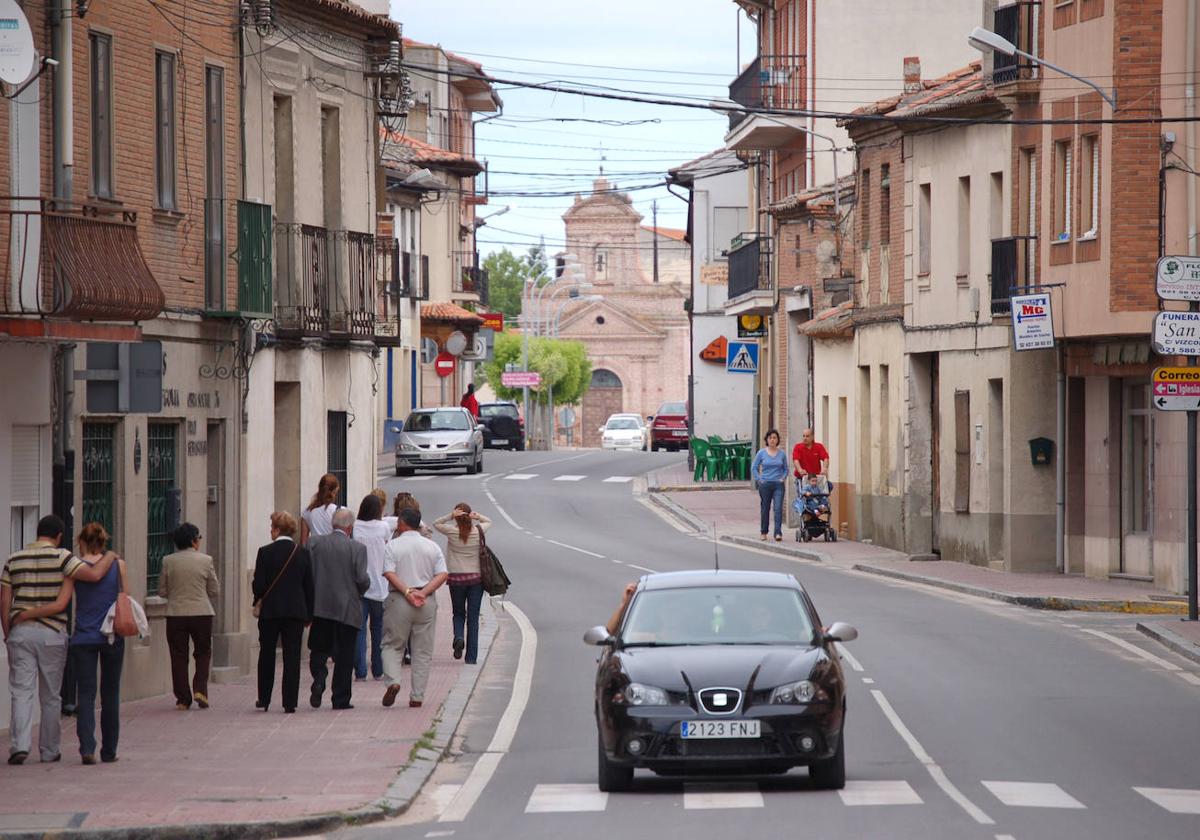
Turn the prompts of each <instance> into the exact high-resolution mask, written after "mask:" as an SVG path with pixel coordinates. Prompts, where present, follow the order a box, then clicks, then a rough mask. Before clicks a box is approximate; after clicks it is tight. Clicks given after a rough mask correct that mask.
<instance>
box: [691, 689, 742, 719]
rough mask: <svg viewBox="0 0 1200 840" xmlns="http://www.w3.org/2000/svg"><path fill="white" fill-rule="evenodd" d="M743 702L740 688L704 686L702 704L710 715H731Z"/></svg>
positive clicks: (701, 696) (701, 693)
mask: <svg viewBox="0 0 1200 840" xmlns="http://www.w3.org/2000/svg"><path fill="white" fill-rule="evenodd" d="M741 702H742V690H741V689H740V688H702V689H700V706H701V708H703V709H704V711H706V712H708V713H709V714H710V715H730V714H733V713H734V712H736V711H737V709H738V706H739V705H740V704H741Z"/></svg>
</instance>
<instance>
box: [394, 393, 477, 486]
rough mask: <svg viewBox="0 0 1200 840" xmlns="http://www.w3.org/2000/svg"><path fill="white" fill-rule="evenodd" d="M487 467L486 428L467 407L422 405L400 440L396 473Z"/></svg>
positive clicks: (470, 472) (470, 471)
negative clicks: (484, 445)
mask: <svg viewBox="0 0 1200 840" xmlns="http://www.w3.org/2000/svg"><path fill="white" fill-rule="evenodd" d="M459 467H462V468H464V469H465V470H466V471H467V474H468V475H474V474H476V473H478V472H480V471H482V470H483V429H482V428H481V427H480V426H479V424H478V423H476V422H475V418H474V417H472V416H471V412H469V411H467V410H466V409H465V408H459V407H458V406H454V407H445V408H418V409H416V410H415V411H413V413H412V414H410V415H408V419H407V420H405V421H404V426H403V427H402V428H401V430H400V437H399V438H398V439H397V441H396V475H412V474H413V471H414V470H450V469H457V468H459Z"/></svg>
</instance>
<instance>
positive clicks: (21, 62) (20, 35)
mask: <svg viewBox="0 0 1200 840" xmlns="http://www.w3.org/2000/svg"><path fill="white" fill-rule="evenodd" d="M36 61H37V52H36V51H35V50H34V48H33V30H32V29H30V28H29V20H28V19H27V18H26V17H25V12H23V11H21V7H20V6H18V5H17V3H16V0H0V82H7V83H8V84H10V85H19V84H20V83H21V82H23V81H25V80H26V79H28V78H29V76H30V75H31V74H32V73H33V68H34V64H35V62H36Z"/></svg>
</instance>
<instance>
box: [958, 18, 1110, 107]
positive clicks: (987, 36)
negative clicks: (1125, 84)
mask: <svg viewBox="0 0 1200 840" xmlns="http://www.w3.org/2000/svg"><path fill="white" fill-rule="evenodd" d="M967 43H968V44H970V45H971V46H972V47H974V48H975V49H977V50H979V51H980V52H984V53H986V52H997V53H1000V54H1001V55H1007V56H1013V55H1019V56H1020V57H1021V58H1024V59H1026V60H1028V61H1032V62H1033V63H1034V64H1040V65H1042V66H1043V67H1049V68H1050V69H1051V70H1053V71H1055V72H1056V73H1061V74H1062V75H1064V76H1067V77H1068V78H1071V79H1074V80H1075V81H1077V82H1080V83H1082V84H1085V85H1087V86H1088V87H1090V88H1091V89H1092V90H1094V91H1096V93H1098V94H1100V96H1101V97H1102V98H1103V99H1104V101H1105V102H1107V103H1108V104H1109V105H1110V106H1111V107H1112V109H1113V112H1114V113H1116V110H1117V88H1116V86H1114V87H1113V90H1112V95H1111V96H1110V95H1109V94H1108V92H1107V91H1105V90H1104V88H1102V87H1100V85H1098V84H1096V83H1095V82H1093V81H1092V80H1090V79H1085V78H1084V77H1083V76H1077V75H1075V74H1074V73H1072V72H1071V71H1070V70H1064V69H1063V68H1061V67H1059V66H1058V65H1057V64H1051V63H1050V62H1049V61H1046V60H1045V59H1044V58H1038V57H1037V56H1036V55H1030V54H1029V53H1027V52H1025V51H1024V50H1021V49H1017V45H1016V44H1014V43H1013V42H1012V41H1010V40H1008V39H1007V38H1005V37H1003V36H1001V35H997V34H996V33H995V32H992V31H991V30H989V29H984V28H983V27H981V26H976V27H975V28H974V29H972V30H971V34H969V35H968V36H967Z"/></svg>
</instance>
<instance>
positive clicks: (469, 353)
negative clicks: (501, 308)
mask: <svg viewBox="0 0 1200 840" xmlns="http://www.w3.org/2000/svg"><path fill="white" fill-rule="evenodd" d="M495 335H496V333H495V332H494V331H492V330H490V329H488V328H487V327H480V328H479V329H477V330H476V331H475V335H474V337H472V338H471V341H470V342H469V343H468V344H467V349H466V350H463V351H462V353H461V354H460V355H459V358H460V359H462V360H463V361H464V362H486V361H488V360H489V359H491V358H492V347H493V346H494V342H495Z"/></svg>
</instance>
